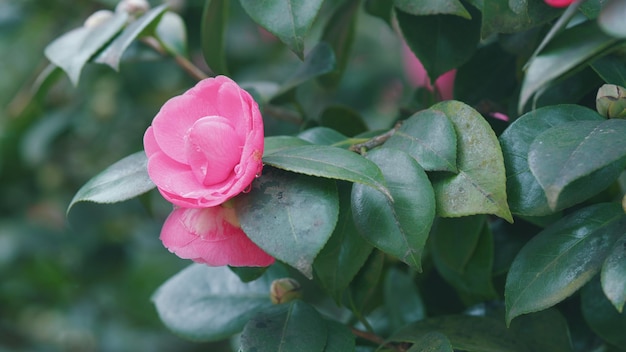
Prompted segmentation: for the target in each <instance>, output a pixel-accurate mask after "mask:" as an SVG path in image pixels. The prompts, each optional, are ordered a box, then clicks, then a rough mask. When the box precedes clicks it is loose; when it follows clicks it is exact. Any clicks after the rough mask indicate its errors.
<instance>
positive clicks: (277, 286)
mask: <svg viewBox="0 0 626 352" xmlns="http://www.w3.org/2000/svg"><path fill="white" fill-rule="evenodd" d="M300 289H301V287H300V283H299V282H298V281H296V280H294V279H292V278H283V279H277V280H274V281H272V285H271V286H270V299H271V300H272V303H274V304H281V303H287V302H291V301H293V300H294V299H300V298H301V297H302V291H301V290H300Z"/></svg>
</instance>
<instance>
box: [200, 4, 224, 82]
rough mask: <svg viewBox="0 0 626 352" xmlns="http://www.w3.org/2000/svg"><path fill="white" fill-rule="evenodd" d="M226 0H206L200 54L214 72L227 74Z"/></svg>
mask: <svg viewBox="0 0 626 352" xmlns="http://www.w3.org/2000/svg"><path fill="white" fill-rule="evenodd" d="M228 6H229V1H228V0H206V1H205V2H204V9H203V12H202V25H201V28H200V38H201V43H202V55H203V56H204V61H205V62H206V64H207V66H209V68H210V69H211V71H213V72H214V73H215V74H221V75H227V74H228V65H227V64H226V53H225V51H226V49H225V43H224V40H225V37H226V23H227V20H228Z"/></svg>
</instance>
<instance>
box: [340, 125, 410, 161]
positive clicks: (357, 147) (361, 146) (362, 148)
mask: <svg viewBox="0 0 626 352" xmlns="http://www.w3.org/2000/svg"><path fill="white" fill-rule="evenodd" d="M400 126H402V121H400V122H398V123H396V125H395V126H393V128H392V129H390V130H389V131H387V132H385V133H383V134H380V135H378V136H375V137H373V138H371V139H369V140H367V141H365V142H363V143H357V144H354V145H352V146H350V148H349V149H350V150H351V151H353V152H356V153H359V154H364V153H365V152H367V151H368V150H370V149H373V148H376V147H378V146H381V145H382V144H383V143H385V142H386V141H387V140H388V139H389V137H391V136H393V134H394V133H396V131H397V130H398V128H400Z"/></svg>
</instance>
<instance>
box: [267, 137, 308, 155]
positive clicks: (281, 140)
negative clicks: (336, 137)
mask: <svg viewBox="0 0 626 352" xmlns="http://www.w3.org/2000/svg"><path fill="white" fill-rule="evenodd" d="M264 143H265V146H264V149H263V156H267V155H270V154H273V153H275V152H278V151H281V150H283V149H289V148H293V147H297V146H301V145H309V144H311V143H309V142H307V141H305V140H304V139H301V138H298V137H292V136H271V137H265V140H264Z"/></svg>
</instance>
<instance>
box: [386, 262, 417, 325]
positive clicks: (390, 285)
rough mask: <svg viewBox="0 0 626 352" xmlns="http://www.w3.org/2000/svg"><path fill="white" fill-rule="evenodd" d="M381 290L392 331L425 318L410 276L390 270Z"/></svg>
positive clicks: (415, 286) (395, 269) (397, 270)
mask: <svg viewBox="0 0 626 352" xmlns="http://www.w3.org/2000/svg"><path fill="white" fill-rule="evenodd" d="M383 289H384V291H383V294H384V299H385V301H384V302H385V313H387V317H388V319H389V325H390V327H391V329H392V330H393V331H395V330H397V329H399V328H400V327H402V326H404V325H406V324H408V323H410V322H414V321H418V320H421V319H424V318H425V317H426V307H425V306H424V302H423V301H422V297H421V296H420V293H419V291H418V290H417V285H416V284H415V282H414V281H413V277H412V276H411V275H410V274H408V273H405V272H403V271H400V270H399V269H398V268H395V267H392V268H390V269H389V270H388V271H387V274H386V276H385V282H384V283H383Z"/></svg>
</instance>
